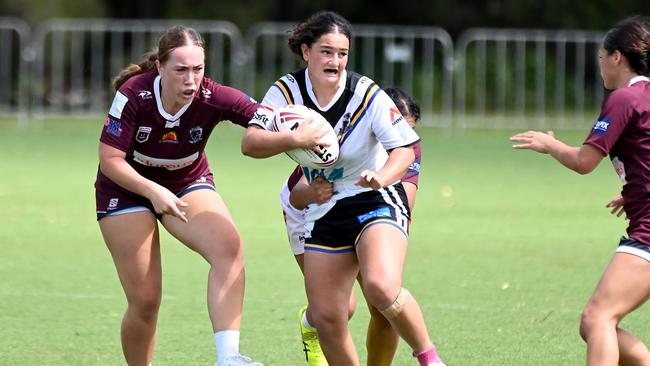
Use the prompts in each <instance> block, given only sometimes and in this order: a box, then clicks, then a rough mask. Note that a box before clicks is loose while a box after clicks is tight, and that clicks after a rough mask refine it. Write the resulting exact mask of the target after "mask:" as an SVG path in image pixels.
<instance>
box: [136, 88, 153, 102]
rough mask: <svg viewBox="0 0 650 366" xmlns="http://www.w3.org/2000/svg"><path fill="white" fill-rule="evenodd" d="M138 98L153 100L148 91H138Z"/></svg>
mask: <svg viewBox="0 0 650 366" xmlns="http://www.w3.org/2000/svg"><path fill="white" fill-rule="evenodd" d="M138 96H139V97H140V98H142V100H147V99H151V98H153V96H152V95H151V92H150V91H149V90H138Z"/></svg>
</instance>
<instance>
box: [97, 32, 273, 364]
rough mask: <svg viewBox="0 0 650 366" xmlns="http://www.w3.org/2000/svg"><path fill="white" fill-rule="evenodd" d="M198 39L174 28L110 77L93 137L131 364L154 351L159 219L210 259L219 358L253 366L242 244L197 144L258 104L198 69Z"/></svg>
mask: <svg viewBox="0 0 650 366" xmlns="http://www.w3.org/2000/svg"><path fill="white" fill-rule="evenodd" d="M204 65H205V55H204V49H203V40H202V39H201V36H200V35H199V34H198V33H197V32H196V31H195V30H193V29H191V28H187V27H183V26H176V27H172V28H170V29H168V30H166V31H165V32H164V33H163V35H162V36H161V38H160V40H159V43H158V48H157V49H156V50H154V51H152V52H150V53H149V54H148V55H147V57H146V58H145V59H144V60H143V61H142V62H141V63H140V64H139V65H131V66H130V67H128V68H126V69H125V70H123V71H122V72H121V73H120V75H119V76H118V77H116V79H115V81H114V86H115V89H116V90H117V93H116V95H115V99H114V100H113V104H112V106H111V109H110V111H109V113H108V116H107V118H106V122H105V124H104V129H103V131H102V134H101V138H100V144H99V170H98V172H97V181H96V182H95V188H96V201H97V219H98V221H99V227H100V229H101V232H102V235H103V237H104V241H105V242H106V245H107V247H108V249H109V251H110V252H111V255H112V257H113V261H114V262H115V267H116V269H117V273H118V276H119V278H120V282H121V283H122V287H123V289H124V292H125V294H126V298H127V302H128V305H127V309H126V313H125V314H124V318H123V320H122V332H121V333H122V349H123V352H124V357H125V358H126V361H127V364H128V365H130V366H145V365H149V364H150V363H151V361H152V358H153V348H154V343H155V337H156V321H157V317H158V309H159V306H160V300H161V292H162V290H161V288H162V285H161V282H162V278H161V277H162V275H161V272H162V269H161V262H160V239H159V228H158V224H157V220H159V221H160V223H161V224H162V226H164V227H165V229H166V230H167V231H168V232H169V233H171V234H172V235H173V236H174V237H176V238H177V239H178V240H179V241H180V242H182V243H183V244H185V245H186V246H187V247H188V248H190V249H192V250H193V251H196V252H197V253H199V254H200V255H201V256H202V257H203V258H205V260H207V261H208V263H209V264H210V270H209V273H208V313H209V315H210V319H211V321H212V327H213V330H214V332H215V336H214V338H215V343H216V348H217V366H226V365H254V366H260V365H261V364H260V363H258V362H254V361H252V360H251V359H250V358H248V357H246V356H243V355H241V354H240V353H239V329H240V321H241V315H242V305H243V298H244V264H243V258H242V242H241V239H240V236H239V233H238V232H237V229H236V227H235V225H234V223H233V220H232V217H231V215H230V212H229V211H228V208H227V207H226V205H225V203H224V201H223V200H222V199H221V197H220V196H219V194H218V193H217V192H216V190H215V187H214V183H213V176H212V173H211V171H210V168H209V166H208V161H207V158H206V155H205V152H204V149H205V145H206V143H207V140H208V138H209V136H210V133H211V132H212V130H213V129H214V127H215V125H216V124H217V123H219V122H221V121H224V120H229V121H232V122H234V123H236V124H239V125H242V126H246V125H247V124H248V121H249V120H250V119H251V118H252V117H253V115H254V113H255V111H256V109H257V106H258V105H257V103H255V102H254V101H252V100H251V98H249V97H248V96H247V95H245V94H244V93H242V92H241V91H239V90H236V89H233V88H230V87H227V86H223V85H220V84H218V83H216V82H214V81H212V80H210V79H208V78H205V77H204Z"/></svg>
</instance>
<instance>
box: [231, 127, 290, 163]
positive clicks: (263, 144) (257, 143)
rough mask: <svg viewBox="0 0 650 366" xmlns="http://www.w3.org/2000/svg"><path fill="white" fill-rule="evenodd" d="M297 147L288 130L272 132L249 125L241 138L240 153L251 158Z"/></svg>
mask: <svg viewBox="0 0 650 366" xmlns="http://www.w3.org/2000/svg"><path fill="white" fill-rule="evenodd" d="M297 147H298V144H297V142H296V139H295V137H294V136H293V134H292V133H289V132H273V131H266V130H262V129H258V128H256V127H249V128H248V130H246V134H245V135H244V138H243V139H242V144H241V151H242V154H244V155H246V156H250V157H252V158H258V159H261V158H268V157H271V156H274V155H277V154H281V153H283V152H285V151H289V150H292V149H295V148H297Z"/></svg>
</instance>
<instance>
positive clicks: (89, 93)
mask: <svg viewBox="0 0 650 366" xmlns="http://www.w3.org/2000/svg"><path fill="white" fill-rule="evenodd" d="M174 24H187V25H189V26H192V27H194V28H195V29H196V30H197V31H199V32H200V33H201V34H202V35H203V36H204V38H205V41H206V58H207V65H206V75H208V76H209V77H211V78H212V79H214V80H217V81H219V82H222V83H225V84H228V85H232V86H234V87H237V88H240V89H242V90H244V91H246V92H247V93H249V94H250V95H251V96H253V97H255V98H258V99H259V98H261V97H262V96H263V95H264V93H265V92H266V91H267V89H268V87H269V86H270V85H271V84H272V83H273V82H274V81H275V80H276V79H277V78H279V77H280V76H281V75H283V74H285V73H287V72H290V71H294V70H296V69H297V68H299V67H302V66H303V65H302V61H301V60H300V59H299V58H298V57H296V56H295V55H293V54H292V53H291V52H290V51H289V50H288V48H287V39H288V35H289V31H290V29H292V26H293V24H291V23H259V24H256V25H254V26H253V27H251V28H250V29H249V30H248V32H247V33H246V35H245V37H244V35H242V33H241V32H240V31H239V29H238V28H237V27H236V26H235V25H233V24H232V23H229V22H225V21H198V22H197V21H178V20H176V21H161V20H106V19H54V20H50V21H47V22H45V23H43V24H41V25H40V26H39V27H38V28H36V30H35V31H34V32H33V34H32V33H31V32H30V29H29V27H28V26H27V25H26V24H25V23H24V22H22V21H20V20H18V19H13V18H2V17H0V114H7V113H9V114H17V113H24V112H26V111H29V112H31V113H32V115H35V116H51V115H86V114H97V113H104V112H105V110H106V108H107V107H108V105H109V104H110V101H111V100H112V97H113V93H114V91H113V90H112V87H111V79H112V77H113V76H115V75H116V74H117V73H118V72H119V71H120V70H121V69H122V68H124V67H125V66H127V65H128V64H130V63H136V62H138V61H139V60H140V59H141V58H142V55H143V54H144V53H145V52H147V51H149V50H150V49H152V48H153V47H154V46H155V44H156V41H157V38H158V36H159V34H160V33H161V32H162V31H163V30H164V29H166V28H168V27H169V26H171V25H174ZM353 27H354V29H353V35H354V38H353V40H352V45H351V52H350V54H349V63H348V69H350V70H354V71H357V72H359V73H361V74H364V75H367V76H369V77H371V78H372V79H374V80H375V81H377V82H378V83H379V84H380V85H382V86H390V85H397V86H400V87H401V88H403V89H404V90H405V91H407V92H409V93H411V94H412V95H414V97H415V99H416V100H417V101H418V102H419V103H420V104H421V107H422V108H421V109H422V114H423V118H422V121H423V124H425V125H432V126H440V127H452V126H454V127H459V128H473V127H479V128H492V127H494V128H522V127H533V128H582V127H584V125H586V124H590V123H591V122H592V121H593V119H594V118H595V116H594V115H593V114H594V113H595V111H596V110H597V109H598V107H599V105H600V103H601V101H602V99H603V97H604V90H603V87H602V81H601V79H600V75H599V70H598V65H597V62H598V59H597V49H598V47H599V44H600V42H601V40H602V37H603V35H604V33H602V32H585V31H571V30H560V31H549V30H527V29H488V28H474V29H469V30H467V31H466V32H464V33H463V34H461V35H460V36H459V37H458V40H457V42H456V45H454V42H453V41H452V39H451V37H450V36H449V34H448V33H447V32H446V31H445V30H443V29H441V28H438V27H409V26H383V25H382V26H377V25H353ZM452 122H453V123H452Z"/></svg>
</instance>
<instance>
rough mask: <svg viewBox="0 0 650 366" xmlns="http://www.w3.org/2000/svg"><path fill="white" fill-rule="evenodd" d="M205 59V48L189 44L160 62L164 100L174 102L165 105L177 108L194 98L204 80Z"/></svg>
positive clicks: (176, 49)
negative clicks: (163, 61)
mask: <svg viewBox="0 0 650 366" xmlns="http://www.w3.org/2000/svg"><path fill="white" fill-rule="evenodd" d="M204 60H205V54H204V51H203V48H201V47H198V46H194V45H187V46H182V47H178V48H175V49H174V50H173V51H172V52H171V53H170V54H169V58H168V59H167V61H166V62H165V63H164V64H158V73H159V74H160V80H161V81H160V83H161V85H162V86H161V88H162V95H163V102H166V103H171V104H173V105H170V106H165V107H169V108H171V109H175V108H178V107H179V106H184V105H185V104H187V103H189V102H190V101H191V100H192V98H194V96H195V95H196V93H197V91H198V89H199V86H200V85H201V81H202V80H203V73H204V71H205V70H204ZM168 112H169V111H168Z"/></svg>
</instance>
